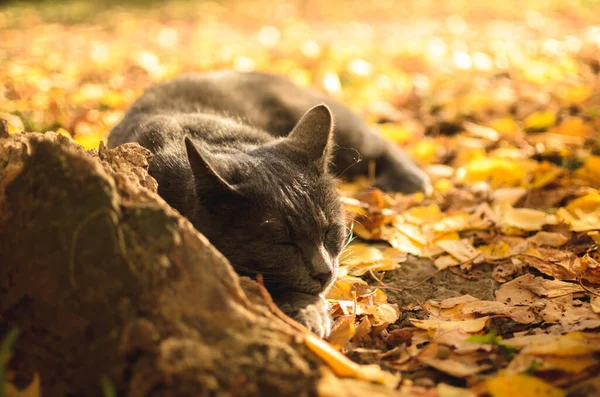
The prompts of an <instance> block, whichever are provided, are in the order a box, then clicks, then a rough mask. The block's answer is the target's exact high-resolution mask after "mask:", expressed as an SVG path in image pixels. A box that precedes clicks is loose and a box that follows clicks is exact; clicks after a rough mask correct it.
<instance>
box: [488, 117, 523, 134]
mask: <svg viewBox="0 0 600 397" xmlns="http://www.w3.org/2000/svg"><path fill="white" fill-rule="evenodd" d="M490 127H492V128H493V129H495V130H496V131H498V133H499V134H500V135H502V136H505V137H515V136H516V135H517V134H518V132H519V130H520V129H519V125H518V124H517V122H516V121H515V120H514V119H512V118H510V117H504V118H499V119H496V120H494V121H492V122H491V123H490Z"/></svg>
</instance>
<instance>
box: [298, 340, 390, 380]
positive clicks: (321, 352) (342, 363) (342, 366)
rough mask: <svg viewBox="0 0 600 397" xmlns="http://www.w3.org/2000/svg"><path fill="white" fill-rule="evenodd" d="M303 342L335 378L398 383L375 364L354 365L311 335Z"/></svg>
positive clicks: (328, 345)
mask: <svg viewBox="0 0 600 397" xmlns="http://www.w3.org/2000/svg"><path fill="white" fill-rule="evenodd" d="M304 342H305V343H306V346H307V347H308V348H309V349H310V350H311V351H312V352H313V353H315V354H316V355H317V356H318V357H319V358H320V359H321V360H323V361H324V362H325V363H326V364H327V365H329V368H331V370H332V371H333V373H335V374H336V375H337V376H342V377H349V378H356V379H360V380H365V381H368V382H374V383H379V384H394V383H396V382H397V381H398V377H397V376H396V375H392V374H390V373H389V372H386V371H383V370H382V369H381V367H380V366H379V365H377V364H372V365H359V364H356V363H355V362H354V361H351V360H350V359H349V358H347V357H346V356H344V355H343V354H342V353H340V352H338V351H337V350H335V349H334V348H333V347H332V346H331V345H330V344H328V343H327V342H325V341H324V340H322V339H320V338H317V337H316V336H314V335H312V334H306V338H305V340H304Z"/></svg>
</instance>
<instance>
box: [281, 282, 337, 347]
mask: <svg viewBox="0 0 600 397" xmlns="http://www.w3.org/2000/svg"><path fill="white" fill-rule="evenodd" d="M275 301H276V303H277V305H278V306H279V308H280V309H281V310H282V311H283V312H284V313H285V314H287V315H288V316H290V317H292V318H293V319H294V320H296V321H298V322H299V323H300V324H302V325H304V326H305V327H306V328H308V329H309V330H311V331H312V332H314V333H315V334H317V335H318V336H320V337H321V338H325V337H327V336H328V335H329V333H330V332H331V325H332V321H331V317H330V316H329V304H328V303H327V301H326V300H325V299H323V298H322V297H321V296H318V295H309V294H303V293H299V292H293V293H287V294H285V295H283V296H279V297H276V298H275Z"/></svg>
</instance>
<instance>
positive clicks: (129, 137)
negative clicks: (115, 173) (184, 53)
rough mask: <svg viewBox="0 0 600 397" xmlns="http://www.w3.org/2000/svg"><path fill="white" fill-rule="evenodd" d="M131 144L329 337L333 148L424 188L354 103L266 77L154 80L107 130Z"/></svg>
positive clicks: (340, 156)
mask: <svg viewBox="0 0 600 397" xmlns="http://www.w3.org/2000/svg"><path fill="white" fill-rule="evenodd" d="M319 103H325V104H327V106H325V105H320V106H315V105H319ZM313 106H314V108H312V109H311V110H310V111H308V110H309V109H310V108H311V107H313ZM329 109H331V112H330V110H329ZM307 111H308V112H307ZM305 113H306V114H305ZM331 113H333V116H334V117H335V122H336V123H335V129H334V125H333V119H332V115H331ZM303 115H304V116H303ZM333 141H335V144H337V146H338V148H334V146H333V145H334V142H333ZM125 142H138V143H140V144H141V145H142V146H145V147H147V148H148V149H150V150H151V151H152V152H153V154H154V157H153V160H152V163H151V166H150V174H151V175H152V176H154V177H155V178H156V180H157V181H158V185H159V194H160V195H161V196H162V197H163V198H164V199H165V200H166V201H167V202H168V203H169V204H170V205H171V206H173V207H174V208H176V209H177V210H179V211H180V212H181V213H182V214H183V215H184V216H186V217H187V218H189V219H190V220H191V221H192V223H193V224H194V226H196V228H197V229H198V230H199V231H200V232H202V233H203V234H205V235H206V236H207V237H208V239H209V240H210V241H211V242H212V243H213V245H215V246H216V247H217V248H218V249H219V250H220V251H221V252H222V253H223V254H224V255H225V256H226V257H227V258H228V259H229V260H230V262H231V263H232V265H233V266H234V268H235V269H236V270H237V271H238V272H240V273H241V274H248V275H253V274H256V273H261V274H262V275H263V277H264V279H265V282H266V285H267V287H268V288H269V290H270V291H271V293H272V295H273V296H274V298H275V300H276V302H277V303H278V304H279V305H280V306H281V308H282V309H283V310H284V311H286V312H287V313H288V314H290V315H291V316H293V317H295V318H296V319H298V320H299V321H301V322H302V323H304V324H306V325H307V326H308V327H309V328H311V329H313V330H314V331H316V332H317V333H319V334H321V335H324V334H326V333H328V330H329V325H330V322H329V321H330V320H329V318H328V316H327V312H326V304H325V302H324V300H323V299H322V298H321V297H320V296H319V294H321V293H322V292H323V291H324V290H326V289H327V288H329V286H330V285H331V284H332V282H333V279H334V277H335V272H336V270H337V266H338V257H339V253H340V252H341V249H342V248H343V245H344V243H345V241H346V238H347V234H346V229H345V219H344V215H343V211H342V208H341V204H340V202H339V200H338V197H337V191H336V187H335V183H334V179H333V177H332V176H331V175H330V172H329V171H328V168H329V167H330V165H329V160H330V154H331V153H332V152H333V170H334V172H336V173H341V172H342V171H344V170H346V169H348V172H347V174H348V175H354V174H356V173H360V172H364V171H365V170H364V169H361V168H362V167H363V166H362V164H358V165H357V166H355V167H352V165H353V164H354V163H356V158H357V157H359V155H358V152H360V155H361V156H362V159H363V164H364V163H366V162H367V161H364V160H375V161H376V166H377V168H378V169H379V171H380V174H379V175H378V182H380V184H381V185H382V187H384V188H387V189H392V190H399V191H414V190H426V189H428V181H427V178H426V176H425V175H424V174H423V173H422V171H420V170H419V169H418V168H417V167H416V166H414V164H413V163H412V162H411V161H410V160H409V159H408V158H407V157H406V156H405V155H404V154H403V153H402V152H401V151H400V150H399V149H397V148H396V147H395V146H394V145H393V144H392V143H390V142H387V141H385V140H384V139H382V138H381V137H379V136H378V135H377V134H376V133H374V132H372V131H370V130H369V129H368V127H367V126H366V125H365V124H364V122H363V121H362V120H361V119H360V118H359V117H358V116H356V115H355V114H354V113H352V112H351V111H350V110H349V109H347V108H346V107H344V106H343V105H341V104H339V103H337V102H335V101H333V100H331V99H329V98H327V97H325V96H322V95H320V94H318V93H315V92H312V91H308V90H303V89H301V88H298V87H296V86H294V85H293V84H291V83H290V82H288V81H287V80H285V79H283V78H281V77H277V76H272V75H267V74H262V73H238V72H213V73H207V74H202V75H188V76H184V77H181V78H178V79H175V80H171V81H169V82H166V83H162V84H157V85H155V86H153V87H150V88H149V89H148V90H146V92H145V93H144V95H143V96H142V97H141V98H140V99H138V101H136V103H134V105H133V106H132V108H131V109H130V110H129V111H128V112H127V114H126V116H125V118H124V119H123V121H121V123H120V124H119V125H117V126H116V127H115V128H114V129H113V130H112V131H111V135H110V137H109V141H108V143H109V146H110V147H114V146H117V145H119V144H121V143H125Z"/></svg>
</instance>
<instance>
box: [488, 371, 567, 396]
mask: <svg viewBox="0 0 600 397" xmlns="http://www.w3.org/2000/svg"><path fill="white" fill-rule="evenodd" d="M485 387H486V389H487V392H488V393H489V394H490V395H491V396H492V397H507V396H510V397H564V396H565V393H564V392H563V391H562V390H560V389H558V388H556V387H554V386H552V385H551V384H549V383H546V382H544V381H543V380H541V379H538V378H534V377H533V376H527V375H513V376H498V377H496V378H493V379H488V380H486V381H485Z"/></svg>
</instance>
